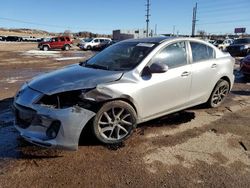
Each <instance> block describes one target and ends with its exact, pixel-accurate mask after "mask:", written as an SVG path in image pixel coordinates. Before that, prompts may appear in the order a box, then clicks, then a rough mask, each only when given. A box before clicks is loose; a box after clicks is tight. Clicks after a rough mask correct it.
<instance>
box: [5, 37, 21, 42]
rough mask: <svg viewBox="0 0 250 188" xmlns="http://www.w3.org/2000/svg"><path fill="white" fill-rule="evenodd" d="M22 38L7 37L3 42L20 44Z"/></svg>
mask: <svg viewBox="0 0 250 188" xmlns="http://www.w3.org/2000/svg"><path fill="white" fill-rule="evenodd" d="M22 40H23V39H22V37H18V36H7V37H6V38H5V41H11V42H20V41H22Z"/></svg>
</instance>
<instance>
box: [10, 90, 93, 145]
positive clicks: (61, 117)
mask: <svg viewBox="0 0 250 188" xmlns="http://www.w3.org/2000/svg"><path fill="white" fill-rule="evenodd" d="M38 95H39V94H38V92H36V91H34V90H32V89H30V88H28V89H25V91H24V92H23V93H22V95H20V96H18V97H16V98H15V102H14V105H13V109H14V113H15V127H16V129H17V130H18V131H19V132H20V135H21V136H22V137H23V138H24V139H25V140H27V141H28V142H31V143H33V144H36V145H39V146H42V147H49V148H58V149H68V150H76V149H77V148H78V143H79V137H80V134H81V132H82V129H83V128H84V126H85V125H86V124H87V123H88V122H89V120H90V119H91V118H93V117H94V116H95V112H92V111H90V110H87V109H84V108H82V107H79V106H77V105H75V106H72V107H68V108H64V109H56V108H49V107H46V106H42V105H39V104H34V103H32V102H30V103H29V102H28V101H35V99H36V97H37V96H38ZM27 97H29V100H28V99H27Z"/></svg>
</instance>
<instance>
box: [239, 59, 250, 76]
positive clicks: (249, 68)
mask: <svg viewBox="0 0 250 188" xmlns="http://www.w3.org/2000/svg"><path fill="white" fill-rule="evenodd" d="M240 72H241V73H242V74H243V75H244V76H245V77H250V55H248V56H246V57H245V58H243V59H242V60H241V61H240Z"/></svg>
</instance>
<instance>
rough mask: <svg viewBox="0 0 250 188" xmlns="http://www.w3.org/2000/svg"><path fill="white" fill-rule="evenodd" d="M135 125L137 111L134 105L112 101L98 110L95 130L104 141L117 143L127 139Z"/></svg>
mask: <svg viewBox="0 0 250 188" xmlns="http://www.w3.org/2000/svg"><path fill="white" fill-rule="evenodd" d="M135 126H136V113H135V110H134V109H133V107H132V106H131V105H129V104H128V103H126V102H123V101H111V102H107V103H105V104H104V105H103V106H102V107H101V109H100V110H99V111H98V112H97V114H96V116H95V118H94V122H93V132H94V134H95V136H96V138H97V139H98V140H99V141H101V142H102V143H105V144H116V143H120V142H122V141H124V140H125V139H127V138H128V137H129V136H130V135H131V134H132V132H133V128H134V127H135Z"/></svg>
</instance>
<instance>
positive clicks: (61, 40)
mask: <svg viewBox="0 0 250 188" xmlns="http://www.w3.org/2000/svg"><path fill="white" fill-rule="evenodd" d="M65 42H66V41H65V37H60V38H59V41H58V48H63V47H64V44H65Z"/></svg>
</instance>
